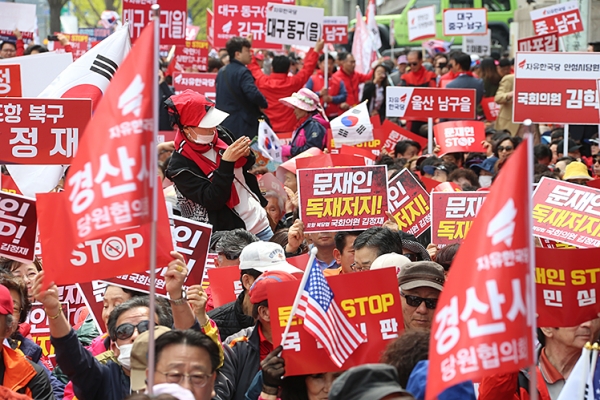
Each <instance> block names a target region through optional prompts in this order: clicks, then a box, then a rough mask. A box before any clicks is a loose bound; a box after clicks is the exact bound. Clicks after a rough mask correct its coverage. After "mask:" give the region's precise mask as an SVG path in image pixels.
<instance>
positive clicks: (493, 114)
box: [481, 97, 500, 122]
mask: <svg viewBox="0 0 600 400" xmlns="http://www.w3.org/2000/svg"><path fill="white" fill-rule="evenodd" d="M481 108H483V114H484V115H485V119H486V120H487V121H489V122H492V121H495V120H496V119H497V118H498V114H500V104H498V103H496V102H495V101H494V98H493V97H483V98H482V99H481Z"/></svg>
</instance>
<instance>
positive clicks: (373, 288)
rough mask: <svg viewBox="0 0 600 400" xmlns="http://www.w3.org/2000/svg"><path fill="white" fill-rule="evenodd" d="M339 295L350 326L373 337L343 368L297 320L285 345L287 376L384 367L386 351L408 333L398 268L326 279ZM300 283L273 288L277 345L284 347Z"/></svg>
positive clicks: (270, 291)
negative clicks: (382, 357) (382, 358)
mask: <svg viewBox="0 0 600 400" xmlns="http://www.w3.org/2000/svg"><path fill="white" fill-rule="evenodd" d="M326 279H327V283H328V284H329V286H330V287H331V290H332V291H333V293H334V296H335V297H334V299H335V302H336V303H337V304H338V305H339V306H340V308H341V310H342V312H343V313H344V314H345V316H346V317H347V318H348V322H349V323H350V324H352V325H353V326H355V327H357V329H358V330H359V331H360V332H362V333H363V334H365V335H366V336H367V341H366V342H363V343H362V344H361V345H360V346H358V348H357V349H356V350H355V351H354V352H353V353H352V354H351V355H350V357H349V358H348V359H347V360H346V362H345V363H344V364H343V366H342V368H338V367H337V366H336V365H335V364H334V363H333V362H332V361H331V360H330V358H329V357H328V356H327V352H326V350H325V349H324V348H323V347H322V346H320V345H319V344H318V342H317V341H316V340H315V339H314V337H313V336H312V335H311V334H310V333H308V331H307V330H306V329H305V328H304V326H303V323H302V322H303V321H302V319H300V318H298V317H297V316H294V318H293V320H292V325H291V329H290V332H289V334H288V336H287V339H286V341H285V343H282V345H283V353H282V357H284V358H285V370H286V375H290V376H291V375H304V374H314V373H319V372H318V371H321V372H322V371H339V370H341V369H343V370H345V369H348V368H350V367H353V366H357V365H362V364H364V363H373V362H378V361H379V357H380V354H381V352H382V351H383V349H385V347H386V346H387V345H388V344H389V343H390V342H392V341H393V340H395V339H396V338H397V337H398V336H399V335H400V334H401V333H402V331H403V330H404V322H403V321H402V309H401V307H402V306H401V303H400V296H399V293H398V280H397V278H396V276H395V269H394V268H384V269H381V270H376V271H364V272H361V273H357V274H342V275H339V276H333V277H329V278H326ZM299 284H300V281H299V280H298V281H294V282H282V283H274V284H270V285H268V286H267V293H268V300H269V311H270V313H271V315H272V316H273V318H271V329H272V334H273V345H277V344H279V343H280V342H281V339H282V334H283V331H284V330H285V327H286V325H287V322H288V318H289V316H290V313H291V310H292V303H293V302H294V295H295V294H296V292H297V291H298V287H299Z"/></svg>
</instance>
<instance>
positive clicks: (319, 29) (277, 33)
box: [265, 3, 325, 46]
mask: <svg viewBox="0 0 600 400" xmlns="http://www.w3.org/2000/svg"><path fill="white" fill-rule="evenodd" d="M324 13H325V10H324V9H322V8H316V7H302V6H294V5H287V4H277V3H268V4H267V9H266V18H267V32H266V38H265V41H266V42H267V43H275V44H289V45H294V46H314V45H315V43H317V41H318V40H319V39H320V38H321V36H322V33H323V15H324Z"/></svg>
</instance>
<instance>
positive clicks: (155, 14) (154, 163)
mask: <svg viewBox="0 0 600 400" xmlns="http://www.w3.org/2000/svg"><path fill="white" fill-rule="evenodd" d="M152 20H153V23H154V24H153V28H154V40H153V42H152V54H153V57H152V62H153V66H152V68H153V70H154V74H153V76H154V79H157V78H158V45H159V27H160V6H159V5H158V4H154V5H153V6H152ZM152 120H153V129H152V142H151V148H150V154H153V155H154V156H153V157H151V160H149V161H148V165H149V166H150V176H152V173H153V172H152V171H154V173H156V171H157V169H158V158H157V157H156V146H157V135H158V85H157V84H156V82H154V81H153V82H152ZM150 179H152V178H150ZM152 182H153V183H154V184H153V185H152V202H151V204H152V211H151V212H152V222H151V223H150V263H149V265H150V312H149V314H150V315H149V321H148V322H149V323H148V331H149V332H148V364H147V368H148V382H147V384H146V389H147V391H148V394H150V395H152V388H153V386H154V373H155V371H154V359H155V354H154V350H155V349H154V325H155V321H154V316H155V315H156V222H157V220H158V204H157V202H158V181H157V180H156V179H154V180H153V181H151V183H152Z"/></svg>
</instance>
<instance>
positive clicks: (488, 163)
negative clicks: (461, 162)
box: [471, 157, 498, 189]
mask: <svg viewBox="0 0 600 400" xmlns="http://www.w3.org/2000/svg"><path fill="white" fill-rule="evenodd" d="M497 162H498V159H497V158H496V157H489V158H486V159H485V160H483V161H482V162H481V163H480V164H475V165H473V166H471V169H472V170H473V171H475V173H477V174H478V175H479V186H481V188H482V189H485V188H489V187H490V186H492V178H493V177H494V173H495V171H494V166H495V165H496V163H497Z"/></svg>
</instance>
